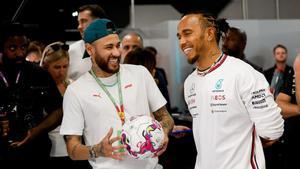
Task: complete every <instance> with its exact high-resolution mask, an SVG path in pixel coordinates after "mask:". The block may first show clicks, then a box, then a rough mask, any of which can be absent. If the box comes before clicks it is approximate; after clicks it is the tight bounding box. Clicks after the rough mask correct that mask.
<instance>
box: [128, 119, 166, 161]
mask: <svg viewBox="0 0 300 169" xmlns="http://www.w3.org/2000/svg"><path fill="white" fill-rule="evenodd" d="M163 139H164V132H163V128H162V126H161V124H160V123H159V122H158V121H157V120H155V119H154V118H152V117H150V116H146V115H139V116H134V117H131V118H130V119H129V120H127V121H125V123H124V125H123V129H122V143H123V144H124V145H126V150H127V152H128V154H129V155H130V156H131V157H133V158H135V159H145V158H151V157H153V156H154V155H155V153H157V152H158V151H159V150H160V149H161V145H162V143H163Z"/></svg>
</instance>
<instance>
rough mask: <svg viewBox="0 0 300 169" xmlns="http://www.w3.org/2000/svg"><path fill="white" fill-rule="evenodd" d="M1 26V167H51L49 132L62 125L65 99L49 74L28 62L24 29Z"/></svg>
mask: <svg viewBox="0 0 300 169" xmlns="http://www.w3.org/2000/svg"><path fill="white" fill-rule="evenodd" d="M1 26H3V28H2V30H1V31H0V33H1V35H2V36H0V37H1V40H0V43H1V45H0V46H1V47H0V49H1V52H2V53H3V55H2V58H1V61H0V93H1V94H0V108H1V110H0V115H1V116H0V124H1V125H0V131H1V136H0V160H1V162H0V163H1V168H20V166H21V168H33V169H35V168H41V163H43V167H42V168H48V166H49V164H48V162H49V153H50V148H51V142H50V140H49V137H48V132H49V131H50V130H53V129H54V128H56V127H57V126H58V125H59V123H60V122H61V119H62V114H63V113H62V97H61V95H60V93H59V91H58V89H57V87H56V85H55V82H54V81H53V79H52V78H51V76H50V74H49V73H48V72H47V71H45V70H43V69H42V68H40V67H38V66H37V65H35V64H33V63H31V62H28V61H26V59H25V58H26V54H27V49H28V44H29V40H28V37H27V36H26V31H25V28H24V26H23V25H22V24H19V23H8V24H5V25H1ZM3 122H6V124H7V125H6V126H4V125H2V124H3ZM3 127H4V129H5V130H6V131H4V130H3ZM37 161H38V162H37Z"/></svg>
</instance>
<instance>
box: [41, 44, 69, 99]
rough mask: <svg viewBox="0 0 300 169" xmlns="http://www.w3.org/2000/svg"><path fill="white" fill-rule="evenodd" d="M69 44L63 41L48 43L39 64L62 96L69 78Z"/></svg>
mask: <svg viewBox="0 0 300 169" xmlns="http://www.w3.org/2000/svg"><path fill="white" fill-rule="evenodd" d="M68 50H69V45H67V44H65V43H63V42H54V43H51V44H50V45H48V46H47V47H46V48H45V50H44V52H43V56H42V60H41V62H40V66H42V67H43V68H44V69H46V70H47V71H48V72H49V73H50V75H51V76H52V78H53V79H54V81H55V82H56V85H57V88H58V89H59V91H60V94H61V95H62V96H63V94H64V92H65V90H66V88H67V86H68V85H69V84H70V82H71V79H69V78H67V72H68V68H69V53H68Z"/></svg>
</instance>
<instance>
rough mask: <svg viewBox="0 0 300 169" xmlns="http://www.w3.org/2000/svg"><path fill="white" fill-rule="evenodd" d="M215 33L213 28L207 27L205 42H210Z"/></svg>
mask: <svg viewBox="0 0 300 169" xmlns="http://www.w3.org/2000/svg"><path fill="white" fill-rule="evenodd" d="M215 31H216V28H214V27H208V28H206V31H205V32H206V39H207V41H209V42H210V41H212V40H213V39H214V38H215Z"/></svg>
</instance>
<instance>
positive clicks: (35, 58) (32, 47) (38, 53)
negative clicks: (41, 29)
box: [26, 41, 45, 64]
mask: <svg viewBox="0 0 300 169" xmlns="http://www.w3.org/2000/svg"><path fill="white" fill-rule="evenodd" d="M44 48H45V44H44V43H43V42H41V41H31V42H29V46H28V52H27V56H26V60H27V61H29V62H34V63H37V64H39V63H40V61H41V58H42V53H43V50H44Z"/></svg>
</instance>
